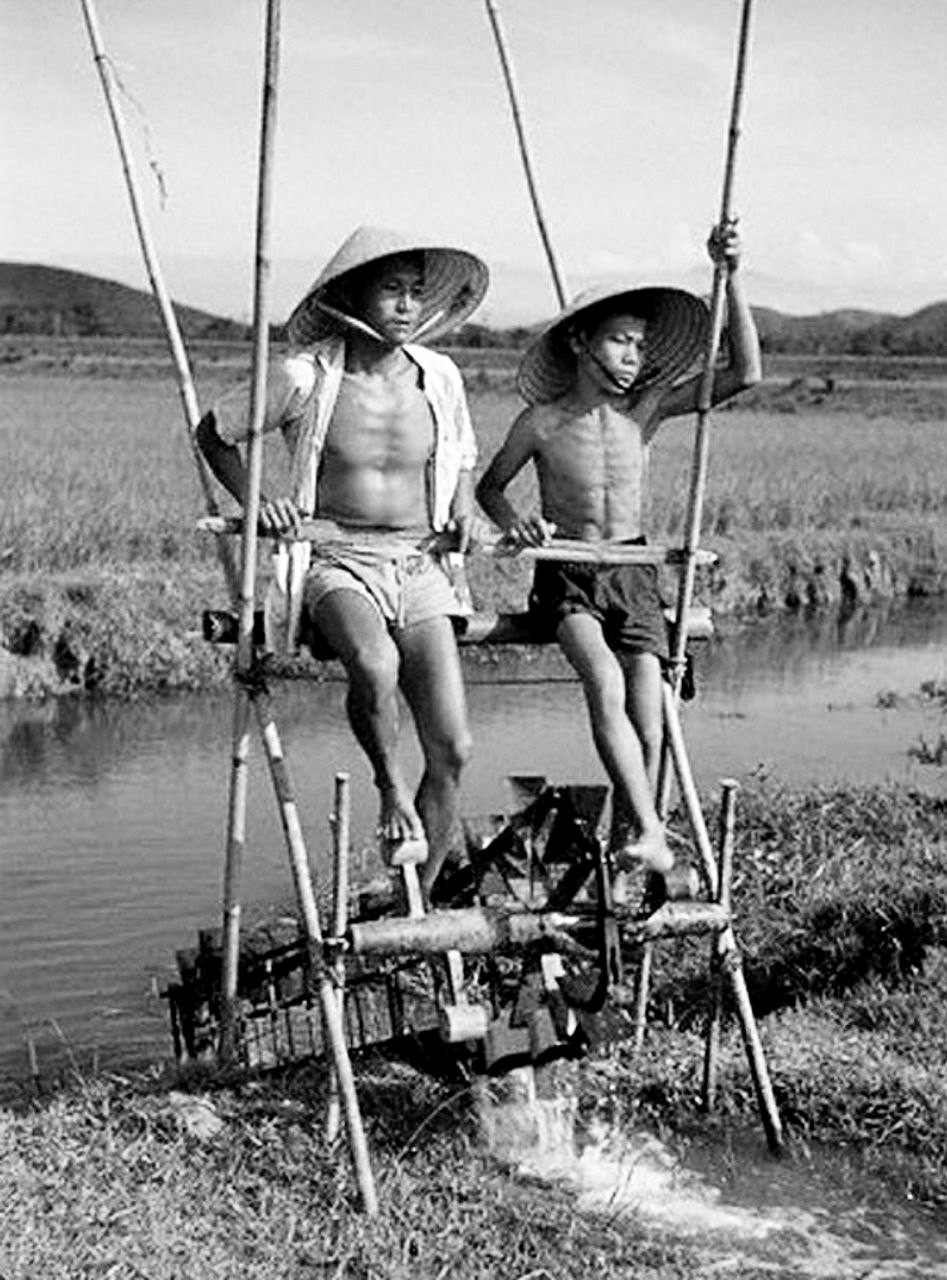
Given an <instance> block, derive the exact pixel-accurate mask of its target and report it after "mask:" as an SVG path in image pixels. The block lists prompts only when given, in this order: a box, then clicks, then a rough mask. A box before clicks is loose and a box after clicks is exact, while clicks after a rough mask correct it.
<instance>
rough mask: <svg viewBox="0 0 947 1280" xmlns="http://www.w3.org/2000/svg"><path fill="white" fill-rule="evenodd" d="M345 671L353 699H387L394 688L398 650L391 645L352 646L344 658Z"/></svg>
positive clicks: (395, 685) (396, 684)
mask: <svg viewBox="0 0 947 1280" xmlns="http://www.w3.org/2000/svg"><path fill="white" fill-rule="evenodd" d="M345 667H346V670H347V673H348V677H349V689H350V692H351V693H352V694H354V695H355V696H356V697H358V696H362V697H370V698H371V699H372V701H378V700H380V699H382V698H386V697H391V696H392V695H393V694H394V693H395V691H396V689H397V688H398V669H399V659H398V650H397V649H396V648H395V646H394V645H393V644H366V645H359V646H356V647H355V648H354V649H353V650H352V652H351V653H350V654H349V655H348V658H347V660H346V662H345Z"/></svg>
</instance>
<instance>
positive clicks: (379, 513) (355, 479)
mask: <svg viewBox="0 0 947 1280" xmlns="http://www.w3.org/2000/svg"><path fill="white" fill-rule="evenodd" d="M487 279H488V276H487V269H486V267H485V266H484V264H483V263H482V262H481V261H480V260H479V259H478V258H476V257H474V256H473V255H472V254H469V253H465V252H463V251H461V250H459V249H450V248H444V247H442V246H436V245H428V244H424V243H420V244H419V243H418V242H416V241H411V240H408V239H407V238H406V237H404V236H401V235H399V234H396V233H393V232H387V231H379V230H376V229H372V228H360V229H359V230H357V231H356V232H354V233H353V235H351V236H350V237H349V239H348V240H346V241H345V243H344V244H343V245H342V247H341V248H340V249H339V251H338V252H337V253H336V254H335V256H334V257H333V258H332V259H331V261H330V262H329V263H328V265H327V266H326V267H325V268H324V270H323V271H322V273H321V274H320V276H319V278H318V279H317V280H316V282H315V284H314V285H313V286H312V288H311V289H310V290H309V292H308V293H307V294H306V296H305V298H304V299H303V300H302V302H301V303H300V304H299V306H298V307H297V308H296V309H295V311H294V312H293V314H292V315H291V317H290V319H289V321H288V324H287V331H288V335H289V338H290V341H291V342H292V343H293V345H294V346H295V347H296V348H297V350H296V352H295V354H293V355H290V356H288V357H285V358H283V359H280V360H277V361H275V362H274V363H273V365H272V366H271V368H270V370H269V373H268V379H267V404H266V413H265V419H264V426H263V429H264V431H274V430H276V429H279V430H280V431H281V432H282V434H283V437H284V439H285V442H286V444H287V446H288V449H289V452H290V459H291V476H292V484H291V490H290V492H289V493H287V494H266V495H261V515H260V521H261V525H262V528H263V529H264V530H266V531H268V532H271V533H273V534H288V535H292V534H293V533H294V532H295V531H296V530H297V529H298V525H299V522H300V520H301V519H302V518H304V517H308V516H316V517H318V518H319V519H323V520H327V521H333V522H334V523H335V525H336V526H338V531H339V536H338V538H335V537H333V539H332V541H331V544H326V545H321V546H320V545H319V544H315V545H314V544H312V543H310V542H302V541H299V542H292V541H289V542H284V543H281V544H279V545H278V547H277V551H276V556H275V564H274V576H273V582H272V584H271V587H270V592H269V595H268V598H267V610H266V612H267V626H268V633H269V637H270V640H271V643H272V644H273V646H274V647H276V648H280V647H287V648H290V649H292V648H293V647H294V645H295V644H296V642H297V641H298V639H299V637H300V634H302V636H303V637H309V638H311V637H313V636H315V637H316V638H317V639H318V641H319V642H320V644H321V645H322V646H328V648H329V649H331V650H332V652H333V653H335V654H336V655H337V657H338V658H339V659H340V660H341V662H342V663H343V665H344V667H345V670H346V673H347V676H348V693H347V700H346V707H347V711H348V716H349V720H350V723H351V725H352V729H353V730H354V733H355V736H356V738H357V739H358V741H359V743H360V744H361V746H362V747H363V749H364V750H365V752H366V754H367V756H368V758H369V760H370V762H371V765H372V769H373V772H374V779H375V784H376V786H377V788H378V792H379V797H380V818H379V835H380V837H381V840H382V847H383V850H385V852H386V854H387V856H388V857H389V858H390V859H391V860H393V861H397V860H398V850H399V848H401V847H402V846H404V845H405V844H406V842H409V841H415V840H418V839H425V838H426V840H427V846H428V857H427V862H426V864H425V866H424V867H423V868H422V875H421V882H422V887H423V888H424V889H425V890H426V891H428V892H429V890H430V887H431V885H432V884H433V882H434V879H435V878H436V876H437V873H438V871H439V870H440V867H441V864H442V862H443V860H444V857H445V855H446V854H447V852H448V849H449V847H450V843H451V839H452V836H453V834H454V831H455V828H456V825H457V819H458V801H459V784H460V775H461V771H462V769H463V766H464V764H465V762H466V761H467V759H468V758H469V755H470V749H471V738H470V731H469V729H468V724H467V711H466V702H465V697H464V688H463V682H462V677H461V669H460V662H459V658H458V654H457V648H456V644H455V641H454V633H453V628H452V625H451V621H450V618H451V615H453V614H457V613H460V612H462V611H463V610H462V607H461V605H460V603H459V602H458V599H457V596H456V594H455V592H454V589H453V586H452V583H451V580H450V578H449V576H448V574H447V572H446V571H445V568H444V566H443V563H442V561H441V559H440V558H439V557H438V556H437V555H436V554H435V553H434V552H432V551H430V550H428V549H427V547H426V546H425V544H426V543H427V542H430V541H431V535H432V533H434V532H437V531H441V530H444V529H453V530H454V531H455V532H456V535H457V542H458V546H459V549H460V550H461V551H463V550H464V549H465V548H466V544H467V541H468V539H469V533H470V525H471V521H472V518H473V485H472V479H471V469H472V468H473V466H474V463H475V461H476V444H475V441H474V436H473V430H472V427H471V423H470V416H469V413H468V409H467V401H466V397H465V394H464V389H463V384H462V382H461V378H460V373H459V371H458V370H457V368H456V366H455V365H454V364H453V362H452V361H451V360H449V359H448V358H447V357H446V356H443V355H440V354H437V353H435V352H433V351H429V350H427V349H426V348H425V347H422V346H418V345H416V344H415V339H420V338H422V337H423V338H427V339H430V338H432V337H435V336H436V335H437V334H440V333H443V332H445V331H446V330H447V329H449V328H451V327H454V326H456V325H458V324H460V323H461V322H462V321H463V320H464V319H465V318H466V317H467V316H468V315H469V314H470V313H471V312H472V311H473V310H474V309H475V307H476V306H477V305H478V304H479V302H480V300H481V298H482V297H483V295H484V293H485V291H486V287H487ZM247 419H248V414H247V392H246V391H245V390H241V391H240V392H239V393H235V394H232V395H229V396H225V397H223V398H222V399H221V400H220V401H219V402H218V403H217V404H216V405H215V407H214V409H213V410H212V412H211V413H209V414H208V415H206V416H205V418H204V419H203V420H202V421H201V423H200V425H199V427H198V442H199V444H200V447H201V449H202V451H203V453H204V455H205V457H206V458H207V460H208V463H209V464H210V467H211V469H212V470H213V472H214V474H215V475H216V476H217V477H218V479H219V480H220V481H221V483H222V484H223V485H224V486H225V487H226V488H227V489H228V490H229V491H230V492H231V493H232V494H233V495H234V496H235V497H236V498H237V499H238V500H239V501H242V500H243V497H244V491H245V476H246V473H245V468H244V460H243V458H242V455H241V453H240V450H239V449H238V447H237V446H238V445H239V444H240V443H242V442H243V441H245V439H246V434H247ZM399 688H400V690H401V691H402V693H403V694H404V697H405V699H406V701H407V703H408V706H409V707H410V710H411V712H412V715H413V717H414V721H415V725H416V727H417V732H418V737H419V740H420V744H421V749H422V752H423V755H424V773H423V777H422V779H421V783H420V786H419V788H418V789H417V792H416V794H412V790H411V788H409V785H408V783H407V780H406V778H405V776H404V774H403V771H402V768H401V765H400V764H399V762H398V751H397V748H398V733H399V723H398V721H399V708H398V691H399Z"/></svg>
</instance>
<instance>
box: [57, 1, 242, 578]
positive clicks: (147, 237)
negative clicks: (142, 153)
mask: <svg viewBox="0 0 947 1280" xmlns="http://www.w3.org/2000/svg"><path fill="white" fill-rule="evenodd" d="M80 3H81V5H82V12H83V16H84V17H85V24H86V29H87V31H88V33H89V43H90V44H91V46H92V55H93V60H94V62H95V65H96V70H97V71H98V74H99V80H100V82H101V84H102V91H103V93H104V95H105V104H106V107H107V109H108V114H109V119H110V121H111V124H112V131H113V133H114V134H115V141H116V143H117V144H118V153H119V157H120V159H121V163H122V171H123V173H124V175H125V186H126V189H127V192H128V199H129V203H130V205H131V211H132V218H133V220H134V223H135V230H136V232H137V234H138V243H139V245H140V246H141V252H142V256H143V257H144V260H145V269H146V271H147V273H148V279H149V281H150V282H151V290H152V293H153V295H154V298H155V302H156V303H157V305H158V310H159V312H160V314H161V320H162V324H163V327H164V334H165V338H166V340H167V343H168V348H169V350H170V353H171V359H172V361H173V363H174V369H175V374H176V375H177V383H178V393H179V395H180V397H181V404H182V406H183V408H184V418H185V422H186V424H187V434H188V441H189V443H190V446H191V452H192V454H193V457H194V463H195V466H196V467H197V475H198V479H199V481H200V485H201V490H202V492H203V495H204V505H205V507H206V509H207V511H208V512H209V513H210V514H211V515H216V514H217V512H218V506H217V499H216V496H215V492H214V482H213V477H212V476H211V473H210V469H209V467H208V465H207V462H206V461H205V459H204V457H203V455H202V454H201V451H200V449H199V448H198V447H197V441H196V439H195V435H194V433H195V431H196V428H197V424H198V422H199V421H200V416H201V414H200V409H199V407H198V401H197V392H196V391H195V389H194V379H193V377H192V376H191V369H190V365H189V363H188V358H187V354H186V352H185V349H184V341H183V339H182V337H181V330H180V327H179V325H178V321H177V316H176V315H175V314H174V307H173V306H172V303H171V297H170V295H169V293H168V289H167V286H166V285H165V281H164V276H163V274H162V271H161V265H160V262H159V260H158V254H157V251H156V249H155V244H154V238H153V237H152V234H151V229H150V227H149V225H148V219H147V216H146V214H145V210H144V205H143V203H142V199H141V194H140V191H139V185H138V179H137V177H136V175H135V168H134V164H133V162H132V155H131V148H130V146H129V143H128V133H127V130H126V127H125V118H124V115H123V113H122V109H121V105H120V103H119V101H118V96H117V94H116V92H115V76H114V73H113V71H112V64H111V62H110V61H109V58H108V55H107V54H106V52H105V50H104V48H103V45H102V38H101V35H100V32H99V24H98V18H97V16H96V12H95V8H94V6H93V3H92V0H80ZM217 554H218V556H219V558H220V563H221V567H222V569H223V571H224V575H225V577H226V579H227V584H228V586H229V588H230V593H231V597H232V598H233V599H236V596H237V570H236V564H235V562H234V558H233V554H232V552H231V550H230V547H229V546H228V545H227V544H226V543H225V542H223V540H222V539H219V538H218V542H217Z"/></svg>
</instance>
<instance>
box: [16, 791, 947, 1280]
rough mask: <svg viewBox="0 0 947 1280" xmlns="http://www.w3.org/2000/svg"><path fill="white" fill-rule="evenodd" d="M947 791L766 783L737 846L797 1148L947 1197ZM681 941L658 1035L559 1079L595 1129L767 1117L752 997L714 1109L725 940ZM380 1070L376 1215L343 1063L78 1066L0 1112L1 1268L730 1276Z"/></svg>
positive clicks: (687, 1127)
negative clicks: (52, 1088) (713, 1012)
mask: <svg viewBox="0 0 947 1280" xmlns="http://www.w3.org/2000/svg"><path fill="white" fill-rule="evenodd" d="M709 800H710V801H711V808H712V800H713V797H710V798H709ZM944 813H945V807H944V802H943V801H938V800H936V799H932V798H930V797H923V796H919V795H914V794H912V793H910V792H907V791H904V790H897V789H887V790H881V791H879V790H878V789H876V788H871V789H867V788H866V789H842V790H833V791H825V792H816V793H807V794H801V793H794V792H783V791H776V790H773V789H771V788H767V787H766V786H762V785H761V786H759V787H758V788H756V789H755V790H750V791H748V793H747V794H745V795H744V796H743V798H742V800H741V810H740V821H739V823H738V837H737V838H738V847H737V853H736V865H737V868H738V872H739V874H738V877H737V881H736V884H735V910H736V914H737V920H738V931H739V934H740V939H741V944H742V946H743V949H744V959H745V968H746V973H747V978H748V982H749V985H750V987H751V990H752V992H753V997H754V1001H755V1004H756V1007H757V1010H758V1012H760V1013H761V1014H762V1015H763V1017H762V1019H761V1031H762V1035H763V1040H764V1044H765V1047H766V1052H767V1055H768V1061H769V1066H770V1070H771V1073H772V1078H773V1084H774V1088H775V1092H776V1097H777V1101H778V1104H779V1107H780V1109H781V1113H782V1117H783V1121H784V1124H785V1125H786V1127H787V1131H788V1134H789V1137H790V1151H791V1158H792V1159H794V1160H797V1161H803V1162H805V1160H806V1159H807V1154H806V1153H807V1149H808V1147H807V1144H812V1143H824V1144H828V1147H829V1148H830V1149H831V1150H833V1151H834V1152H836V1153H840V1152H842V1151H845V1152H847V1159H848V1161H849V1163H850V1164H853V1165H854V1166H855V1167H857V1168H858V1169H859V1170H860V1171H861V1173H862V1174H863V1175H870V1177H871V1178H872V1179H873V1180H874V1182H875V1183H876V1184H877V1185H878V1186H881V1187H884V1188H886V1194H887V1195H888V1196H889V1197H890V1198H891V1200H892V1201H894V1202H897V1201H906V1200H908V1199H912V1198H913V1199H917V1200H921V1201H924V1202H926V1203H928V1204H929V1205H931V1206H944V1205H947V1138H945V1135H947V1087H945V1084H944V1079H945V1069H947V1047H945V1046H947V1013H945V1010H947V946H945V944H947V870H945V866H947V860H945V857H944V855H945V852H947V834H945V826H944ZM658 957H659V965H658V969H657V972H656V980H655V984H654V989H653V999H652V1017H651V1030H650V1034H649V1039H648V1041H647V1043H646V1047H645V1049H644V1051H643V1052H642V1053H641V1054H639V1055H637V1056H636V1055H635V1054H634V1052H633V1050H632V1045H631V1041H630V1039H628V1038H622V1037H621V1036H619V1038H618V1039H617V1040H614V1041H612V1042H610V1043H608V1044H606V1045H604V1046H602V1047H600V1048H599V1049H597V1050H595V1051H594V1052H592V1053H591V1054H590V1055H589V1056H588V1057H587V1058H586V1059H585V1060H584V1061H583V1062H582V1063H581V1064H580V1065H579V1066H578V1067H577V1068H573V1067H564V1068H563V1069H562V1074H561V1075H560V1076H558V1078H554V1080H553V1083H554V1084H556V1085H558V1086H559V1087H565V1088H567V1089H569V1090H570V1091H571V1092H572V1093H573V1094H574V1096H575V1098H576V1104H577V1112H578V1116H579V1118H580V1122H581V1125H585V1126H588V1125H589V1124H590V1123H591V1121H592V1120H593V1119H601V1120H604V1121H606V1122H608V1123H609V1124H612V1125H615V1126H617V1127H619V1128H621V1129H628V1128H630V1127H632V1126H634V1127H641V1126H645V1127H650V1128H657V1129H658V1130H659V1131H660V1132H661V1133H662V1134H663V1135H664V1136H665V1137H666V1138H667V1139H668V1140H669V1141H670V1142H671V1143H672V1145H673V1144H675V1143H684V1144H686V1143H687V1142H688V1141H690V1140H691V1139H693V1138H694V1137H695V1135H697V1134H701V1135H703V1136H704V1138H706V1137H707V1135H708V1134H709V1135H710V1137H711V1140H714V1139H713V1135H714V1134H716V1135H717V1138H716V1139H715V1140H716V1141H718V1142H720V1143H721V1144H724V1145H725V1144H726V1141H727V1137H726V1135H727V1133H728V1132H730V1131H732V1130H734V1129H736V1130H737V1131H743V1130H744V1129H745V1128H746V1127H748V1126H751V1127H752V1128H753V1130H754V1132H757V1133H758V1120H757V1117H756V1111H755V1103H754V1100H753V1096H752V1087H751V1083H750V1079H749V1076H748V1072H747V1069H746V1065H745V1058H744V1054H743V1049H742V1045H741V1043H740V1039H739V1036H738V1034H737V1032H736V1030H735V1027H734V1025H733V1022H732V1020H728V1022H727V1023H726V1027H725V1036H724V1045H723V1061H722V1075H721V1088H720V1111H719V1113H718V1115H717V1116H716V1118H714V1119H713V1120H712V1121H708V1120H706V1118H704V1117H702V1116H701V1115H700V1112H699V1109H698V1092H699V1078H700V1065H701V1056H702V1041H701V1036H700V1018H699V1011H700V1009H701V1008H702V1006H703V1001H704V997H705V995H706V978H705V968H706V945H700V946H688V945H687V944H683V943H682V944H678V945H677V946H674V945H670V946H663V947H662V948H660V949H659V952H658ZM357 1075H358V1085H359V1092H360V1097H361V1100H362V1105H363V1108H364V1114H365V1119H366V1124H367V1126H368V1130H369V1137H370V1143H371V1148H372V1154H373V1163H374V1169H375V1174H376V1178H377V1180H378V1184H379V1192H380V1199H381V1207H382V1214H381V1217H380V1219H379V1220H378V1221H377V1222H374V1223H368V1222H366V1221H365V1219H364V1218H362V1217H361V1216H360V1215H359V1212H358V1209H357V1204H356V1200H355V1193H354V1187H353V1182H352V1178H351V1174H350V1170H349V1166H348V1162H347V1159H345V1158H344V1152H343V1153H338V1152H337V1153H332V1152H327V1150H326V1148H325V1144H324V1141H323V1119H324V1102H325V1096H324V1086H325V1081H324V1078H323V1075H322V1073H321V1072H319V1071H316V1070H314V1069H313V1068H312V1067H308V1066H306V1067H299V1068H296V1069H295V1070H293V1071H291V1072H288V1073H284V1074H283V1075H281V1076H270V1077H266V1078H262V1079H258V1080H255V1081H254V1080H242V1081H241V1080H230V1081H226V1080H214V1079H213V1078H212V1077H210V1076H198V1075H194V1076H190V1077H182V1078H175V1077H174V1075H173V1074H170V1073H168V1072H165V1073H161V1072H159V1071H158V1070H157V1069H156V1070H155V1071H154V1072H153V1073H150V1074H142V1075H139V1076H137V1077H118V1076H110V1077H107V1078H101V1079H86V1080H83V1079H80V1078H78V1077H77V1079H76V1080H75V1082H74V1087H73V1088H72V1089H71V1090H68V1091H66V1092H64V1093H61V1094H59V1095H57V1096H55V1097H53V1098H50V1099H46V1100H45V1101H41V1102H40V1103H38V1104H34V1105H31V1106H29V1107H27V1108H25V1109H21V1110H20V1111H19V1112H18V1113H16V1114H15V1113H13V1112H7V1113H0V1212H2V1215H3V1220H4V1231H3V1233H0V1274H2V1275H3V1276H4V1277H7V1278H8V1280H21V1278H25V1277H39V1276H43V1277H44V1280H47V1277H48V1278H49V1280H55V1278H56V1277H69V1278H70V1280H73V1278H74V1277H80V1276H81V1277H85V1276H93V1275H95V1276H108V1275H112V1276H116V1277H118V1276H121V1277H125V1276H133V1275H141V1276H149V1277H172V1276H174V1277H177V1276H181V1277H188V1278H189V1277H192V1276H193V1277H197V1276H200V1277H201V1280H204V1277H225V1276H226V1277H230V1276H237V1275H239V1276H240V1277H242V1278H243V1280H255V1278H257V1277H259V1278H261V1280H263V1278H266V1280H269V1278H271V1277H272V1278H274V1280H275V1278H276V1277H279V1278H280V1280H284V1278H285V1277H307V1278H308V1277H320V1280H321V1278H322V1277H328V1276H332V1277H335V1276H338V1277H340V1278H341V1277H345V1278H349V1277H366V1278H367V1277H373V1278H375V1277H377V1278H379V1280H381V1278H384V1280H400V1278H401V1277H405V1278H406V1277H408V1276H409V1275H410V1276H412V1277H418V1280H435V1277H441V1278H443V1277H448V1276H453V1277H461V1278H463V1280H468V1278H469V1280H473V1278H474V1277H477V1278H479V1277H484V1278H486V1277H494V1276H510V1277H519V1278H520V1280H526V1277H527V1276H529V1277H539V1276H549V1277H553V1278H555V1280H559V1278H560V1277H561V1278H563V1280H565V1278H566V1277H570V1278H573V1277H574V1278H577V1280H584V1278H585V1277H592V1276H602V1275H615V1274H621V1275H629V1276H635V1277H645V1278H650V1277H654V1278H655V1280H657V1278H658V1277H660V1278H662V1280H673V1277H678V1276H680V1277H683V1276H698V1277H699V1276H703V1275H708V1276H709V1275H711V1274H718V1273H719V1272H717V1271H714V1270H713V1268H712V1267H711V1268H708V1269H707V1270H705V1269H704V1264H705V1262H706V1255H705V1254H700V1253H699V1252H698V1250H697V1246H696V1244H695V1242H694V1241H690V1242H689V1241H688V1240H687V1239H685V1238H681V1237H677V1236H675V1233H673V1232H668V1231H667V1230H658V1229H657V1228H656V1227H655V1226H653V1225H651V1226H649V1225H647V1223H646V1222H644V1221H643V1220H641V1219H640V1218H638V1217H636V1216H635V1215H633V1214H632V1215H627V1214H626V1215H614V1214H600V1215H595V1214H589V1213H582V1212H580V1211H579V1210H578V1208H577V1205H576V1202H575V1198H574V1196H573V1195H572V1194H571V1193H570V1192H569V1191H568V1189H566V1188H565V1187H562V1186H548V1185H539V1184H537V1183H535V1182H534V1181H530V1180H529V1179H523V1178H522V1177H517V1176H516V1175H515V1174H514V1173H512V1172H510V1171H509V1170H507V1169H505V1168H503V1167H501V1166H499V1165H498V1164H496V1163H494V1162H492V1161H491V1160H490V1159H489V1158H488V1157H487V1155H486V1154H485V1153H484V1151H483V1148H482V1146H481V1144H480V1141H479V1138H478V1129H477V1123H476V1115H475V1106H474V1099H473V1095H472V1093H471V1090H470V1089H469V1087H468V1086H467V1085H466V1084H465V1083H464V1082H463V1081H460V1080H458V1079H457V1078H452V1077H450V1076H444V1075H442V1076H441V1077H440V1078H437V1079H435V1078H433V1077H427V1076H422V1075H419V1074H417V1073H416V1072H414V1071H412V1070H409V1069H408V1068H407V1067H405V1066H402V1065H400V1064H398V1063H391V1062H386V1061H385V1060H383V1059H380V1058H371V1059H368V1060H364V1061H362V1062H361V1063H360V1064H359V1066H358V1070H357ZM581 1125H580V1127H581ZM717 1261H718V1262H719V1258H718V1260H717ZM740 1274H741V1276H743V1277H745V1280H751V1277H753V1276H755V1275H762V1274H767V1275H770V1274H772V1272H771V1271H768V1272H765V1273H764V1272H762V1271H760V1272H757V1271H755V1270H754V1269H753V1267H752V1266H747V1268H746V1269H744V1270H742V1271H741V1273H740ZM780 1274H783V1273H780ZM785 1274H786V1275H787V1276H789V1275H797V1274H804V1273H802V1272H799V1273H797V1272H796V1271H795V1270H791V1269H788V1268H787V1270H786V1272H785Z"/></svg>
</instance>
